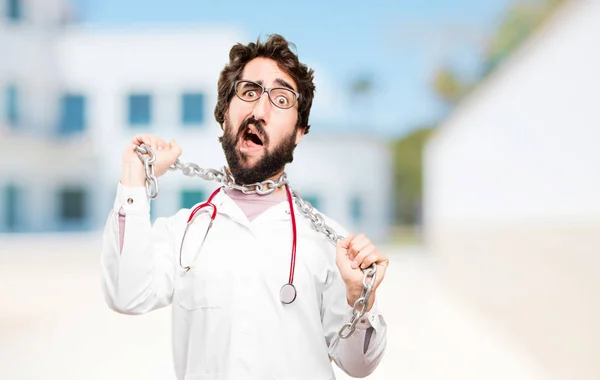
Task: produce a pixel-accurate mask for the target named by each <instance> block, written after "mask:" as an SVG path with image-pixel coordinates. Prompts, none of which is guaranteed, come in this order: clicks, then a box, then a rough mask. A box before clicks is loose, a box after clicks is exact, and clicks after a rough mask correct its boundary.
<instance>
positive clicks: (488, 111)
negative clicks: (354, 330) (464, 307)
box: [424, 0, 600, 380]
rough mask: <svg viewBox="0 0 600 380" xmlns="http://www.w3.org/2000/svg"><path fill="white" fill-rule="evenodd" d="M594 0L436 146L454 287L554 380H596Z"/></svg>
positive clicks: (474, 101)
mask: <svg viewBox="0 0 600 380" xmlns="http://www.w3.org/2000/svg"><path fill="white" fill-rule="evenodd" d="M599 36H600V2H598V1H593V0H590V1H572V2H569V3H567V5H566V6H564V7H563V8H562V9H561V10H560V11H559V13H558V14H557V15H556V16H555V17H554V18H552V19H551V20H550V21H549V22H548V23H546V24H545V25H544V26H543V27H542V28H541V30H539V31H538V33H536V34H535V35H534V36H533V38H531V39H530V40H529V41H528V42H527V43H526V44H525V46H523V47H522V48H521V49H520V50H519V51H518V52H517V53H516V54H514V56H512V57H511V58H510V59H509V60H508V61H507V62H506V63H505V64H504V65H503V66H502V67H500V68H499V69H498V70H497V71H496V72H495V73H493V74H492V75H491V77H489V78H488V79H487V80H486V82H484V83H483V85H482V86H481V87H480V88H478V89H477V90H476V91H475V92H474V93H473V94H472V95H471V96H469V98H468V99H467V100H466V101H465V102H464V103H463V104H462V105H461V106H459V107H458V109H457V110H456V111H455V112H454V114H453V115H451V117H450V118H449V119H448V120H447V121H446V122H445V123H443V125H442V126H441V127H440V128H439V130H438V131H437V133H436V134H435V135H434V137H433V138H432V139H431V140H430V142H429V144H428V147H427V150H426V153H425V157H424V159H425V188H426V190H425V231H426V238H427V244H428V245H429V248H430V249H431V250H432V251H433V252H434V253H435V254H437V255H438V257H439V258H440V259H441V261H442V263H443V269H444V273H445V275H446V280H447V281H448V286H449V288H450V289H452V290H454V291H455V292H456V293H457V294H459V295H461V296H462V297H463V298H464V300H466V301H467V302H468V303H469V304H470V305H471V306H472V307H474V308H475V309H476V310H478V311H479V312H481V314H483V315H485V316H486V317H488V318H489V320H491V321H493V322H494V323H495V324H496V325H497V326H499V327H500V328H501V329H502V330H503V331H504V332H506V335H507V336H508V337H509V339H511V340H512V341H514V342H516V344H517V346H518V347H520V348H521V349H522V350H523V352H527V353H528V354H530V355H531V356H533V357H534V358H535V359H536V360H537V361H538V362H539V364H540V365H541V367H542V368H545V369H546V370H547V373H548V377H547V378H549V379H550V378H552V379H578V380H583V379H590V380H591V379H600V360H599V359H600V298H599V297H598V294H599V291H600V276H598V274H597V272H598V268H600V254H599V252H600V149H598V142H599V141H600V108H599V103H598V89H599V86H600V70H599V69H598V68H599V67H600V43H598V37H599Z"/></svg>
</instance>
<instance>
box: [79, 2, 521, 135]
mask: <svg viewBox="0 0 600 380" xmlns="http://www.w3.org/2000/svg"><path fill="white" fill-rule="evenodd" d="M72 1H73V2H74V3H75V5H76V6H77V7H78V8H79V13H80V17H81V18H82V19H83V20H84V21H85V22H88V23H92V24H96V25H101V26H107V27H110V26H111V25H124V24H152V25H156V24H159V25H160V24H166V25H172V24H200V25H220V26H222V25H226V26H231V27H233V28H235V29H236V30H239V31H241V32H242V33H243V35H245V36H246V37H247V39H248V40H249V41H250V40H255V39H256V37H258V36H259V35H260V36H265V35H267V34H269V33H279V34H282V35H283V36H285V37H286V38H287V39H288V40H290V41H292V42H294V43H295V44H296V46H297V52H298V54H299V56H300V59H301V60H302V61H304V62H305V63H307V64H308V65H309V66H311V67H314V68H315V76H316V82H317V94H316V97H315V103H314V107H313V114H312V115H311V118H312V120H311V124H312V126H313V128H312V130H315V131H317V130H335V131H342V130H348V131H353V132H357V131H369V132H372V133H376V134H378V135H383V136H389V137H397V136H400V135H402V134H404V133H406V132H407V131H409V130H411V129H413V128H415V127H418V126H420V125H423V124H427V123H431V122H434V121H436V120H438V119H439V118H440V116H441V115H442V114H443V112H444V111H443V107H442V106H441V105H440V104H439V102H438V101H437V100H436V99H435V97H434V96H433V94H432V92H431V90H430V79H431V76H432V73H433V72H434V70H435V68H436V67H438V66H439V65H441V64H443V63H445V62H452V63H454V64H456V65H458V66H459V67H460V68H461V69H463V70H464V71H465V72H466V73H474V72H475V71H476V69H477V62H478V60H477V56H478V54H479V53H480V51H481V49H482V47H483V46H484V43H485V38H486V36H487V35H489V33H490V31H491V30H493V27H494V26H495V25H496V24H497V22H498V20H499V17H500V16H501V15H502V12H503V11H505V10H506V9H507V7H508V6H509V4H510V3H511V2H512V1H513V0H486V1H481V0H453V1H449V0H445V1H443V0H421V1H418V0H413V1H401V0H396V1H354V0H351V1H343V2H341V1H315V0H305V1H303V2H295V1H278V2H275V1H261V2H258V1H256V2H248V1H238V0H230V1H219V2H218V1H201V0H168V1H167V0H161V1H156V0H72ZM242 42H246V41H242ZM360 76H368V77H370V78H372V80H373V83H374V85H373V90H372V92H371V94H370V95H369V96H368V97H361V98H358V97H354V98H353V97H350V95H349V91H348V89H349V88H350V86H351V84H352V82H353V81H354V80H355V79H356V78H358V77H360ZM215 85H216V84H215ZM366 126H368V127H366Z"/></svg>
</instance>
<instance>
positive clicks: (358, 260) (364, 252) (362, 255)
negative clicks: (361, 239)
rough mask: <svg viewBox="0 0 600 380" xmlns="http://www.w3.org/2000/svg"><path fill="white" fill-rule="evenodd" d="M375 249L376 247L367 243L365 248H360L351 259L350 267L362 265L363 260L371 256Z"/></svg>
mask: <svg viewBox="0 0 600 380" xmlns="http://www.w3.org/2000/svg"><path fill="white" fill-rule="evenodd" d="M376 251H377V248H375V246H374V245H373V244H369V245H367V246H366V247H365V248H363V249H361V250H360V252H359V253H358V255H356V256H355V257H354V259H353V261H352V268H358V267H363V266H362V265H363V262H364V260H365V259H366V258H367V257H371V256H373V254H374V253H375V252H376Z"/></svg>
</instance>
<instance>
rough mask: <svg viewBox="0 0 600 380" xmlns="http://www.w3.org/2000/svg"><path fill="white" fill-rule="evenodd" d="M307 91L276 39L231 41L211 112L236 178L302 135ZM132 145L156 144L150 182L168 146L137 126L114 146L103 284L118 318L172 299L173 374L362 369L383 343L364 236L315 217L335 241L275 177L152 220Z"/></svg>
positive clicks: (322, 377) (164, 164) (378, 256)
mask: <svg viewBox="0 0 600 380" xmlns="http://www.w3.org/2000/svg"><path fill="white" fill-rule="evenodd" d="M314 90H315V86H314V84H313V71H312V70H309V69H308V68H307V66H306V65H304V64H301V63H300V62H299V61H298V58H297V56H296V54H295V53H294V52H292V51H291V50H290V48H289V43H288V42H287V41H286V40H285V39H284V38H283V37H281V36H278V35H273V36H270V37H269V38H268V40H267V41H266V42H265V43H260V42H257V43H256V44H255V43H250V44H248V45H246V46H244V45H241V44H238V45H236V46H234V47H233V48H232V49H231V52H230V61H229V64H228V65H227V66H226V67H225V68H224V70H223V71H222V72H221V75H220V78H219V84H218V93H219V94H218V102H217V106H216V108H215V117H216V119H217V121H218V122H219V124H220V125H221V127H222V129H223V131H224V133H223V137H221V138H220V142H221V144H222V146H223V150H224V152H225V156H226V159H227V163H228V165H229V166H228V170H229V174H230V175H231V176H232V177H233V178H234V179H235V183H236V184H237V185H246V186H247V188H248V189H255V188H256V187H255V185H256V183H260V182H264V181H266V180H272V181H277V180H278V179H280V177H281V176H282V175H283V173H284V169H285V165H286V164H287V163H290V162H292V159H293V151H294V148H295V147H296V145H297V144H299V143H300V141H301V140H302V138H303V137H304V135H305V134H306V133H308V131H309V128H310V126H309V124H308V118H309V113H310V107H311V104H312V99H313V95H314ZM141 144H145V145H147V146H149V147H150V148H151V149H152V150H153V151H154V152H155V153H156V161H155V163H154V166H155V174H156V176H157V177H159V176H161V175H162V174H164V173H165V172H166V171H167V170H168V168H169V166H171V165H173V164H174V163H175V162H176V160H177V158H178V157H179V156H180V155H181V147H180V146H179V145H178V144H177V143H176V142H175V141H173V140H171V141H170V142H165V141H163V140H162V139H160V138H158V137H155V136H150V135H138V136H136V137H135V138H134V139H133V141H132V143H131V144H130V145H129V146H128V147H127V148H126V149H125V151H124V153H123V170H122V176H121V181H120V183H119V185H118V189H117V197H116V200H115V203H114V208H113V210H112V211H111V213H110V215H109V217H108V221H107V224H106V228H105V233H104V243H103V250H102V270H103V271H102V273H103V290H104V294H105V296H106V300H107V303H108V305H109V306H110V307H111V308H112V309H113V310H115V311H117V312H120V313H125V314H141V313H146V312H149V311H151V310H153V309H157V308H160V307H164V306H167V305H171V304H172V310H173V352H174V362H175V369H176V373H177V377H178V378H179V379H182V380H183V379H187V380H200V379H202V380H209V379H210V380H217V379H218V380H237V379H243V380H250V379H256V380H263V379H264V380H266V379H278V380H280V379H302V380H326V379H333V378H334V374H333V369H332V365H331V360H333V361H334V362H335V363H336V364H337V365H338V366H339V367H340V368H342V369H343V370H344V371H346V372H347V373H348V374H350V375H351V376H355V377H364V376H367V375H368V374H370V373H371V372H372V371H373V370H374V369H375V367H376V366H377V365H378V363H379V362H380V360H381V358H382V356H383V352H384V350H385V345H386V323H385V321H384V319H383V317H382V315H381V314H380V313H379V312H378V311H377V307H376V305H375V304H374V303H375V295H376V290H377V287H378V286H379V284H380V283H381V281H382V279H383V278H384V276H385V271H386V267H387V265H388V259H387V258H386V257H385V255H383V254H382V253H381V252H379V250H378V249H377V248H376V247H374V246H373V244H372V243H371V242H370V241H369V240H368V239H367V238H366V237H365V236H364V235H358V236H353V235H347V233H346V231H345V230H343V228H342V227H341V226H339V225H338V224H337V223H335V222H334V221H332V220H330V219H329V218H325V222H326V224H327V225H328V226H330V227H332V228H333V229H334V230H335V232H337V233H338V234H341V235H342V236H346V237H345V238H344V239H343V240H340V241H338V242H337V246H336V247H334V245H333V244H331V242H330V241H329V240H328V238H327V237H326V235H325V234H324V233H322V232H318V231H316V230H315V229H313V228H312V226H311V222H310V221H309V219H307V218H306V217H305V216H303V215H302V214H301V213H300V212H299V210H298V209H297V207H293V206H292V199H291V194H290V193H289V191H288V189H287V187H286V186H281V187H277V188H276V189H275V190H274V191H272V192H270V193H269V194H267V195H257V194H245V193H244V192H242V191H239V190H236V189H234V188H231V187H227V186H225V187H224V188H222V189H219V190H218V191H217V192H215V193H214V194H213V195H212V196H211V199H210V200H209V202H210V205H208V206H206V207H205V209H203V210H200V211H199V212H197V213H196V214H195V215H194V217H193V218H192V220H191V223H189V224H188V219H190V210H187V209H184V210H180V211H179V212H178V213H177V214H176V215H174V216H172V217H169V218H159V219H158V220H157V221H156V222H155V223H154V225H151V222H150V216H149V198H148V196H147V195H146V189H145V180H146V175H145V171H144V166H143V164H142V163H141V161H140V159H139V158H138V156H137V154H136V152H135V148H136V146H139V145H141ZM271 184H272V183H271ZM211 217H212V219H211ZM296 248H297V249H296ZM290 261H291V263H290ZM373 263H375V264H376V265H377V273H376V280H375V283H374V286H373V290H372V293H371V296H370V299H369V302H368V306H367V312H366V313H365V314H364V316H363V317H362V318H360V320H359V321H358V324H357V325H356V330H355V331H354V333H353V334H352V335H351V336H350V337H348V338H346V339H341V338H340V336H339V335H338V332H339V331H340V329H341V328H342V326H344V325H345V324H346V323H347V322H348V321H350V318H351V316H352V306H353V305H354V304H355V302H356V300H357V299H358V298H359V297H360V295H361V291H362V288H363V286H362V279H363V271H362V270H361V269H364V268H368V267H369V266H371V264H373ZM282 285H283V286H282Z"/></svg>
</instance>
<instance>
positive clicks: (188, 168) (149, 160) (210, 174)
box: [135, 144, 377, 339]
mask: <svg viewBox="0 0 600 380" xmlns="http://www.w3.org/2000/svg"><path fill="white" fill-rule="evenodd" d="M135 150H136V153H137V155H138V157H139V159H140V160H141V161H142V162H143V163H144V170H145V172H146V193H147V194H148V197H149V198H150V199H155V198H156V197H158V180H157V179H156V176H155V175H154V163H155V161H156V155H155V154H154V152H153V151H152V149H151V148H150V147H149V146H147V145H145V144H142V145H140V146H136V147H135ZM169 170H170V171H176V170H181V172H183V174H184V175H186V176H189V177H200V178H202V179H204V180H206V181H217V182H219V183H221V184H223V185H224V186H225V187H228V188H231V189H235V190H239V191H241V192H242V193H244V194H259V195H267V194H270V193H272V192H273V191H275V190H276V189H277V188H279V187H281V186H284V185H287V184H288V180H287V176H286V174H285V173H283V175H282V176H281V177H279V179H278V180H277V181H273V180H266V181H263V182H256V183H253V184H249V185H238V184H236V183H235V179H234V178H233V176H232V175H231V174H230V173H229V172H228V171H227V169H226V168H225V167H224V168H223V170H222V171H219V170H216V169H203V168H201V167H200V166H199V165H196V164H194V163H182V162H180V161H179V160H177V161H176V162H175V164H174V165H172V166H171V167H169ZM292 196H293V198H294V201H295V203H296V205H297V206H298V211H299V212H300V214H302V216H304V217H305V218H307V219H309V220H310V222H311V224H312V227H313V229H315V230H316V231H317V232H321V233H323V234H324V235H325V236H326V237H327V239H328V240H329V241H330V242H331V243H332V244H333V245H334V246H337V243H338V242H339V241H340V240H343V239H344V238H343V237H342V236H340V235H338V234H337V233H336V232H335V230H334V229H333V228H331V227H330V226H328V225H327V224H326V223H325V219H324V218H323V216H322V215H321V214H319V213H318V212H316V211H315V209H314V207H313V206H312V205H311V204H310V202H308V201H305V200H304V199H302V197H300V195H299V194H298V193H297V192H296V191H294V190H292ZM376 272H377V265H376V264H375V263H373V264H372V265H371V266H370V267H369V268H366V269H363V277H362V291H361V294H360V297H358V299H357V300H356V301H355V302H354V307H353V308H352V317H351V318H350V322H348V323H346V324H345V325H344V326H343V327H342V328H341V329H340V331H339V332H338V335H339V337H340V338H342V339H347V338H349V337H350V336H351V335H352V334H353V333H354V331H355V330H356V324H357V323H358V321H360V319H361V318H362V317H363V316H364V315H365V313H366V311H367V305H368V304H369V298H370V297H371V290H372V289H373V285H374V284H375V279H376Z"/></svg>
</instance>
